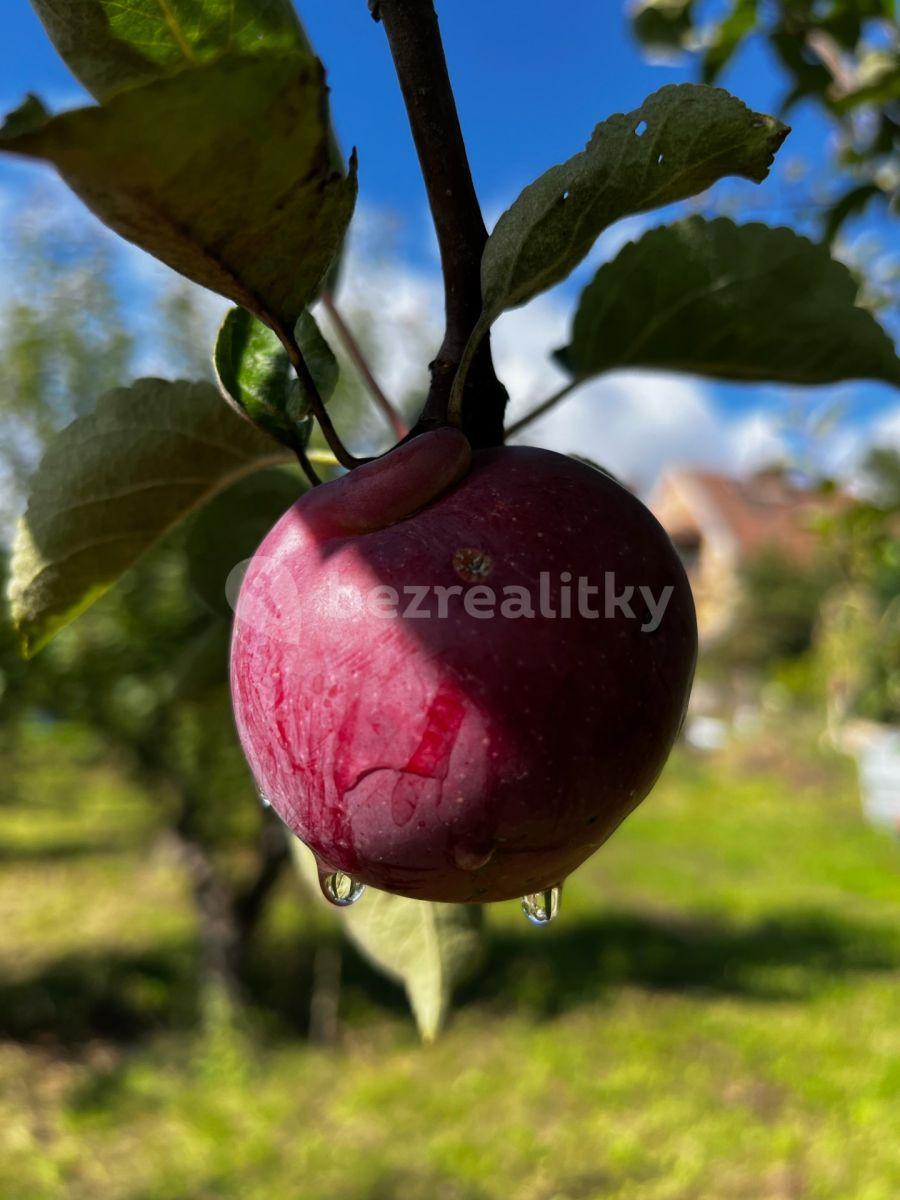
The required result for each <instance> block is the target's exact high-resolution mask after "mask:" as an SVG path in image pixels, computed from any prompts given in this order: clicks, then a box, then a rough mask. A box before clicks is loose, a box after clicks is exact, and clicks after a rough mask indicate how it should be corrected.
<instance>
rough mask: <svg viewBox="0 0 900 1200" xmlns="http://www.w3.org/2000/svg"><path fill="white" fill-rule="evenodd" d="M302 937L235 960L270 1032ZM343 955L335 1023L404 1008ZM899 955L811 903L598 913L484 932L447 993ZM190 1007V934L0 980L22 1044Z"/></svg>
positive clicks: (741, 990) (861, 970)
mask: <svg viewBox="0 0 900 1200" xmlns="http://www.w3.org/2000/svg"><path fill="white" fill-rule="evenodd" d="M319 936H320V938H321V937H323V936H324V935H319ZM328 936H332V935H330V934H329V935H328ZM335 936H336V935H335ZM319 944H321V942H320V943H319ZM315 949H316V946H315V944H314V943H313V942H312V941H304V940H300V939H294V940H287V939H280V940H278V941H277V942H276V941H274V940H273V939H267V941H266V942H265V943H264V944H263V945H261V946H260V947H259V948H258V949H257V951H256V953H255V955H254V956H253V958H252V960H251V961H250V963H249V965H248V969H247V972H246V976H245V980H244V986H245V991H246V995H247V998H248V1001H249V1003H250V1005H251V1006H252V1008H253V1010H254V1012H255V1014H256V1015H257V1017H258V1018H259V1020H260V1023H261V1025H262V1027H263V1029H265V1030H266V1031H268V1032H269V1033H270V1034H271V1035H272V1036H274V1037H283V1036H290V1037H305V1036H306V1034H307V1030H308V1021H309V1008H310V997H311V993H312V989H313V979H314V973H315ZM342 959H343V970H342V991H341V1015H342V1018H343V1019H344V1020H345V1021H349V1022H352V1023H354V1024H359V1023H364V1022H365V1021H366V1020H367V1019H370V1018H371V1017H372V1016H377V1015H379V1014H380V1015H381V1016H384V1015H386V1014H388V1013H395V1014H397V1015H402V1014H405V1013H406V1011H407V1010H406V1003H405V1000H404V997H403V994H402V991H401V990H400V989H399V988H397V987H395V986H394V985H393V984H391V983H389V982H388V981H387V980H385V979H384V978H383V977H382V976H380V975H378V974H376V973H375V972H374V971H372V970H371V968H369V967H368V966H367V965H366V964H365V963H364V962H363V961H362V960H361V959H360V958H359V957H358V955H357V954H356V953H355V952H354V951H353V950H352V949H351V948H350V947H349V946H348V945H346V944H343V951H342ZM898 967H900V939H898V937H897V936H896V935H895V934H893V933H892V931H891V930H890V929H889V928H888V927H886V926H878V925H871V924H866V923H863V922H859V921H851V920H840V921H837V920H835V919H834V918H833V917H832V916H830V915H826V914H823V913H818V912H815V911H811V912H791V913H774V914H772V915H771V916H769V917H768V918H766V919H765V920H762V921H759V922H756V923H753V924H749V925H746V926H744V925H733V924H728V923H725V922H717V923H712V922H708V923H700V922H696V923H691V922H689V921H685V920H684V919H679V920H676V919H674V918H666V917H665V916H664V915H647V914H640V913H634V912H621V913H607V914H603V915H598V916H596V917H593V918H586V919H585V918H582V919H580V920H578V921H573V922H572V923H571V924H570V925H569V926H566V925H565V924H564V923H561V924H560V925H559V926H557V927H554V928H551V929H547V930H533V931H531V930H528V929H523V931H522V932H521V933H515V932H507V931H505V930H504V931H500V932H497V933H495V935H494V937H493V939H492V944H491V947H490V952H489V955H488V959H487V963H486V966H485V968H484V969H483V970H482V971H481V972H480V974H479V975H478V976H477V977H476V978H475V979H474V980H473V981H472V982H471V983H470V984H469V985H468V986H467V987H466V988H465V989H464V990H463V993H462V994H461V995H460V997H459V1000H460V1002H461V1003H463V1004H469V1005H473V1004H474V1005H484V1006H486V1007H488V1008H496V1009H497V1010H498V1011H503V1012H508V1011H510V1010H512V1011H515V1012H517V1013H519V1014H520V1015H525V1016H530V1017H533V1018H534V1019H536V1020H540V1019H544V1018H547V1017H552V1016H554V1015H557V1014H559V1013H562V1012H565V1011H568V1010H570V1009H573V1008H577V1007H580V1006H583V1005H588V1004H598V1003H604V1002H606V1001H608V1000H609V999H610V998H611V996H612V995H613V994H614V993H615V991H616V990H617V989H618V988H621V987H625V986H628V987H637V988H643V989H646V990H649V991H658V992H662V991H665V992H670V993H693V994H698V993H701V994H702V993H708V994H720V995H730V996H746V997H749V998H752V999H755V1000H764V1001H765V1000H785V999H787V1000H798V1001H801V1000H806V999H810V998H812V997H814V996H815V995H816V994H817V993H819V992H821V991H822V990H824V989H825V988H827V987H830V986H832V985H833V984H834V983H835V982H836V981H838V980H839V979H840V978H842V977H847V976H851V975H854V974H871V973H877V972H882V971H892V970H896V969H897V968H898ZM198 1014H199V983H198V976H197V948H196V946H195V945H194V944H193V943H192V942H190V941H183V942H174V943H171V944H162V945H159V946H157V947H155V948H153V949H151V950H148V951H146V952H143V953H135V954H128V953H124V952H117V953H110V954H95V955H72V956H68V957H65V958H60V959H58V960H56V961H55V962H54V963H52V964H51V965H49V966H45V967H43V968H42V969H41V970H39V971H37V972H35V973H34V974H33V975H32V976H30V977H26V978H23V979H20V980H10V979H8V978H7V979H5V980H2V981H0V1037H2V1038H13V1039H17V1040H20V1041H24V1042H56V1043H63V1044H68V1045H78V1044H83V1043H85V1042H87V1041H90V1040H92V1039H94V1038H103V1039H109V1040H115V1041H131V1040H134V1039H136V1038H140V1037H142V1036H144V1035H146V1034H149V1033H152V1032H155V1031H158V1030H160V1029H173V1028H186V1027H190V1026H192V1025H194V1024H195V1023H196V1022H197V1020H198Z"/></svg>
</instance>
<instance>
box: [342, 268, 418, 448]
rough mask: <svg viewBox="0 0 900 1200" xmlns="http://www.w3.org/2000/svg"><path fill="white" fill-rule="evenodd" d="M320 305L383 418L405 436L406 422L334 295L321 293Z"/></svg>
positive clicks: (395, 430) (407, 430) (399, 436)
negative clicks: (369, 361) (391, 399)
mask: <svg viewBox="0 0 900 1200" xmlns="http://www.w3.org/2000/svg"><path fill="white" fill-rule="evenodd" d="M322 305H323V307H324V309H325V311H326V312H327V313H328V316H329V318H330V320H331V323H332V325H333V326H334V328H335V330H336V331H337V335H338V337H339V338H340V339H341V341H342V342H343V344H344V349H345V350H346V351H347V354H348V355H349V356H350V358H351V359H352V361H353V364H354V366H355V367H356V369H357V371H359V373H360V375H361V376H362V378H363V382H364V383H365V385H366V387H367V388H368V389H369V392H370V394H371V396H372V399H373V400H374V401H375V403H376V404H377V406H378V407H379V409H380V410H381V412H382V414H383V416H384V418H385V420H386V421H387V423H388V424H389V425H390V427H391V429H393V431H394V433H395V434H396V435H397V437H398V438H405V437H406V435H407V434H408V433H409V429H408V427H407V425H406V422H405V421H404V420H403V418H402V417H401V416H400V414H399V413H398V412H397V410H396V408H395V407H394V406H393V404H392V403H391V402H390V400H389V399H388V398H387V396H386V395H385V394H384V392H383V391H382V389H381V385H380V384H379V382H378V380H377V379H376V378H375V375H374V372H373V371H372V368H371V367H370V366H369V363H368V360H367V359H366V356H365V354H363V352H362V348H361V347H360V344H359V342H358V341H357V340H356V336H355V335H354V333H353V330H352V329H351V328H350V326H349V325H348V324H347V322H346V321H345V320H344V318H343V316H342V315H341V311H340V309H339V308H338V307H337V305H336V304H335V302H334V297H333V296H332V295H331V293H330V292H323V293H322Z"/></svg>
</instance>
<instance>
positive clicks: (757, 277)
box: [558, 217, 900, 384]
mask: <svg viewBox="0 0 900 1200" xmlns="http://www.w3.org/2000/svg"><path fill="white" fill-rule="evenodd" d="M858 288H859V285H858V283H857V281H856V280H855V279H854V277H853V276H852V275H851V273H850V272H849V271H848V270H847V268H846V267H845V266H844V265H843V264H842V263H838V262H835V261H834V260H833V259H832V258H831V256H830V254H829V253H828V250H827V249H826V248H825V247H824V246H821V245H819V244H817V243H815V242H811V241H808V240H807V239H806V238H804V237H800V236H799V235H798V234H796V233H794V232H793V230H790V229H770V228H769V227H768V226H766V225H757V224H751V225H736V224H735V223H734V222H733V221H730V220H727V219H724V218H721V219H719V220H715V221H706V220H704V219H703V218H701V217H691V218H689V219H688V220H686V221H680V222H679V223H678V224H676V225H670V226H664V227H663V228H661V229H654V230H651V232H649V233H647V234H645V235H644V236H643V237H642V238H641V239H640V240H639V241H637V242H632V243H631V244H629V245H628V246H626V247H625V249H624V250H622V251H621V253H620V254H619V255H618V257H617V258H616V259H615V260H614V261H613V262H611V263H607V264H605V265H604V266H602V267H601V268H600V270H599V271H598V272H597V274H596V276H595V278H594V280H593V282H592V283H590V284H589V285H588V286H587V288H585V290H584V292H583V294H582V297H581V302H580V304H579V306H578V311H577V313H576V315H575V320H574V324H573V329H572V340H571V343H570V344H569V345H568V346H567V347H566V348H565V350H562V351H560V352H559V354H558V358H559V361H560V362H561V363H562V364H563V365H564V366H565V367H566V369H567V370H569V371H570V372H571V374H572V375H573V376H574V377H575V378H576V379H578V380H584V379H589V378H591V377H592V376H595V375H599V374H602V373H603V372H605V371H611V370H614V369H615V368H617V367H643V368H651V369H658V370H663V371H685V372H689V373H691V374H696V375H711V376H715V377H717V378H720V379H736V380H746V381H761V380H779V381H782V382H785V383H794V384H822V383H834V382H837V381H839V380H842V379H880V380H884V381H886V382H888V383H894V384H900V361H898V359H897V355H896V353H895V351H894V347H893V345H892V343H891V340H890V338H889V337H888V336H887V334H886V333H885V332H884V330H883V329H882V328H881V326H880V325H879V324H878V322H877V321H876V320H875V318H874V317H873V316H872V315H871V313H869V312H867V311H866V310H865V309H862V308H859V307H858V306H857V304H856V298H857V292H858Z"/></svg>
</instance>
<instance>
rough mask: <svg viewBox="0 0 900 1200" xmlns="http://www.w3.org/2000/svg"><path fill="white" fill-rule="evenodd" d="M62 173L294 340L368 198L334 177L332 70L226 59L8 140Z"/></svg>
mask: <svg viewBox="0 0 900 1200" xmlns="http://www.w3.org/2000/svg"><path fill="white" fill-rule="evenodd" d="M0 148H2V149H5V150H8V151H11V152H13V153H15V154H21V155H25V156H27V157H31V158H37V159H44V160H46V161H48V162H51V163H53V164H54V165H55V166H56V167H57V168H58V170H59V171H60V173H61V174H62V176H63V178H64V179H65V180H66V181H67V182H68V183H69V184H70V186H71V187H72V188H73V190H74V191H75V192H77V193H78V195H79V196H81V198H82V199H83V200H84V201H85V203H86V204H87V205H88V206H89V207H90V208H91V209H93V211H94V212H95V213H96V214H97V215H98V216H99V217H100V218H101V220H103V221H105V222H106V224H107V225H109V226H110V227H111V228H112V229H114V230H115V231H116V232H117V233H120V234H121V235H122V236H123V237H126V238H128V239H129V241H132V242H135V243H136V244H137V245H139V246H142V247H143V248H144V249H145V250H148V251H149V252H150V253H151V254H154V255H156V257H157V258H159V259H161V260H162V261H163V262H165V263H168V265H169V266H171V267H174V269H175V270H176V271H180V272H181V273H182V274H183V275H186V276H187V277H188V278H189V279H193V280H194V281H195V282H196V283H200V284H202V285H203V286H205V287H208V288H210V289H212V290H213V291H216V292H220V293H221V294H222V295H223V296H227V297H228V298H229V299H231V300H233V301H234V302H235V303H237V304H240V305H241V306H242V307H243V308H246V309H248V310H249V311H250V312H252V313H254V314H255V315H256V316H258V317H259V318H260V319H262V320H265V321H266V322H267V323H268V324H275V323H278V324H280V325H282V326H284V327H286V328H287V329H291V328H292V327H293V325H294V323H295V322H296V321H297V319H298V318H299V316H300V314H301V313H302V312H303V310H304V309H305V308H306V306H307V304H308V303H309V302H310V301H311V300H312V299H313V298H314V297H315V295H316V292H317V289H318V287H319V285H320V284H321V282H322V279H323V276H324V275H325V273H326V271H327V270H328V268H329V266H330V264H331V263H332V261H333V259H334V257H335V254H336V253H337V251H338V249H339V247H340V244H341V241H342V240H343V237H344V233H345V231H346V228H347V225H348V223H349V221H350V216H351V214H352V211H353V206H354V203H355V198H356V179H355V168H352V169H351V173H350V175H349V176H344V175H343V174H341V173H340V172H339V171H336V170H335V168H334V167H333V165H332V155H331V150H330V146H329V134H328V105H327V89H326V87H325V82H324V75H323V72H322V67H321V64H320V63H319V62H318V61H316V60H315V59H313V58H311V57H309V56H308V55H304V54H279V55H267V56H265V57H264V58H262V57H260V58H239V59H227V60H222V61H220V62H218V63H216V64H214V65H212V66H207V67H200V68H196V69H191V70H185V71H182V72H181V73H180V74H177V75H174V76H172V77H171V78H164V79H161V80H158V81H156V82H153V83H150V84H148V85H146V86H144V87H141V88H135V89H132V90H129V91H125V92H121V93H119V94H117V95H116V96H114V97H113V98H112V99H111V100H110V101H108V102H107V103H106V104H105V105H103V106H102V107H99V108H87V109H79V110H77V111H75V112H70V113H64V114H63V115H61V116H58V117H55V118H53V119H51V120H49V121H47V122H46V123H45V124H44V125H42V126H39V127H38V128H34V129H30V130H25V131H23V132H18V133H16V131H15V130H14V131H13V133H12V134H10V133H6V134H4V136H3V137H2V139H0Z"/></svg>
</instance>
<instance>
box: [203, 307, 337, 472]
mask: <svg viewBox="0 0 900 1200" xmlns="http://www.w3.org/2000/svg"><path fill="white" fill-rule="evenodd" d="M294 337H295V338H296V341H297V345H298V346H299V348H300V352H301V354H302V355H303V357H304V359H305V360H306V365H307V366H308V367H309V369H310V373H311V374H312V377H313V380H314V381H315V384H316V387H317V388H318V391H319V395H320V396H321V397H322V399H323V400H326V401H327V400H329V399H330V398H331V396H332V395H333V394H334V389H335V388H336V387H337V382H338V364H337V359H336V358H335V357H334V354H333V353H332V350H331V347H330V346H329V345H328V343H327V342H326V341H325V338H324V337H323V336H322V333H321V331H320V329H319V326H318V325H317V323H316V319H315V317H314V316H313V315H312V313H310V312H309V311H306V312H304V313H303V314H302V315H301V317H300V320H299V321H298V322H297V324H296V326H295V328H294ZM215 365H216V374H217V375H218V377H219V383H220V384H221V386H222V390H223V392H224V393H225V395H226V397H227V398H228V400H229V401H230V402H231V403H232V404H234V406H235V407H236V408H237V409H238V410H239V411H240V412H243V413H245V414H246V415H247V416H248V417H249V418H250V420H251V421H253V422H254V424H256V425H259V427H260V428H261V429H265V431H266V432H267V433H270V434H271V435H272V436H273V437H275V438H277V439H278V440H279V441H280V442H282V443H283V444H284V445H285V446H290V447H291V449H296V448H297V447H298V446H305V445H306V443H307V442H308V441H309V434H310V421H309V408H310V401H309V397H308V396H307V395H306V394H305V391H304V388H303V385H302V383H301V382H300V381H299V380H298V379H295V378H294V373H293V368H292V367H291V364H290V360H289V359H288V356H287V353H286V351H285V349H284V347H283V346H282V344H281V342H280V341H279V339H278V337H277V336H276V335H275V334H274V333H273V332H272V330H271V329H269V327H268V326H267V325H263V323H262V322H261V321H258V320H257V319H256V317H254V316H253V315H252V314H251V313H248V312H247V310H246V309H243V308H233V309H232V310H231V312H229V313H228V315H227V316H226V317H225V320H224V321H223V322H222V328H221V329H220V330H219V336H218V339H217V341H216V351H215Z"/></svg>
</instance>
